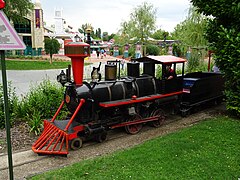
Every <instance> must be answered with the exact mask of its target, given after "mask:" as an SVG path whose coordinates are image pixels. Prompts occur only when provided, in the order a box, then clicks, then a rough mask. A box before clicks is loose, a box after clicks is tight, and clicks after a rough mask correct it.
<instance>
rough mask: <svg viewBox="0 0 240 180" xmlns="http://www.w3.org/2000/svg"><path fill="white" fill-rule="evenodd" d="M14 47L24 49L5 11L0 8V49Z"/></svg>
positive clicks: (12, 48)
mask: <svg viewBox="0 0 240 180" xmlns="http://www.w3.org/2000/svg"><path fill="white" fill-rule="evenodd" d="M14 49H16V50H17V49H26V46H25V44H24V43H23V41H22V40H21V39H20V37H19V36H18V34H17V32H16V31H15V29H14V28H13V27H12V25H11V24H10V22H9V20H8V18H7V16H6V15H5V13H4V12H3V11H1V10H0V50H14Z"/></svg>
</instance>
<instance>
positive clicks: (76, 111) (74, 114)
mask: <svg viewBox="0 0 240 180" xmlns="http://www.w3.org/2000/svg"><path fill="white" fill-rule="evenodd" d="M84 103H85V100H84V99H80V103H79V105H78V107H77V109H76V110H75V112H74V113H73V115H72V117H71V119H70V120H69V122H68V124H67V126H66V127H65V129H64V131H67V130H68V128H69V126H70V125H71V124H72V122H73V120H74V118H75V117H76V115H77V113H78V111H79V110H80V108H81V107H82V105H83V104H84Z"/></svg>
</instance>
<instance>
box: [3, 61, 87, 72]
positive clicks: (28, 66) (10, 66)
mask: <svg viewBox="0 0 240 180" xmlns="http://www.w3.org/2000/svg"><path fill="white" fill-rule="evenodd" d="M69 64H71V62H70V61H69V62H68V61H53V63H52V64H50V63H49V61H23V60H21V61H15V60H7V61H6V68H7V70H44V69H62V68H64V69H66V68H67V67H68V65H69ZM88 64H89V63H85V65H88Z"/></svg>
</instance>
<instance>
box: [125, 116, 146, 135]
mask: <svg viewBox="0 0 240 180" xmlns="http://www.w3.org/2000/svg"><path fill="white" fill-rule="evenodd" d="M138 119H142V117H141V116H140V115H138V114H136V115H133V116H132V117H131V118H129V119H128V120H127V121H134V120H138ZM142 127H143V125H142V124H133V125H129V126H125V131H126V132H127V133H128V134H137V133H138V132H139V131H140V130H141V129H142Z"/></svg>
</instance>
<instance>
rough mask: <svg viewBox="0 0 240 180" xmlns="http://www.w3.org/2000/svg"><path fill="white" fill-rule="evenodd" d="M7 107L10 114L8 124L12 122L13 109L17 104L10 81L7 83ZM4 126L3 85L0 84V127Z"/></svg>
mask: <svg viewBox="0 0 240 180" xmlns="http://www.w3.org/2000/svg"><path fill="white" fill-rule="evenodd" d="M7 90H8V107H9V115H10V125H12V123H13V118H14V117H15V110H16V108H17V106H18V99H17V96H16V93H15V89H14V88H13V87H12V84H11V82H9V83H8V87H7ZM4 127H5V112H4V94H3V85H2V84H0V128H4Z"/></svg>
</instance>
